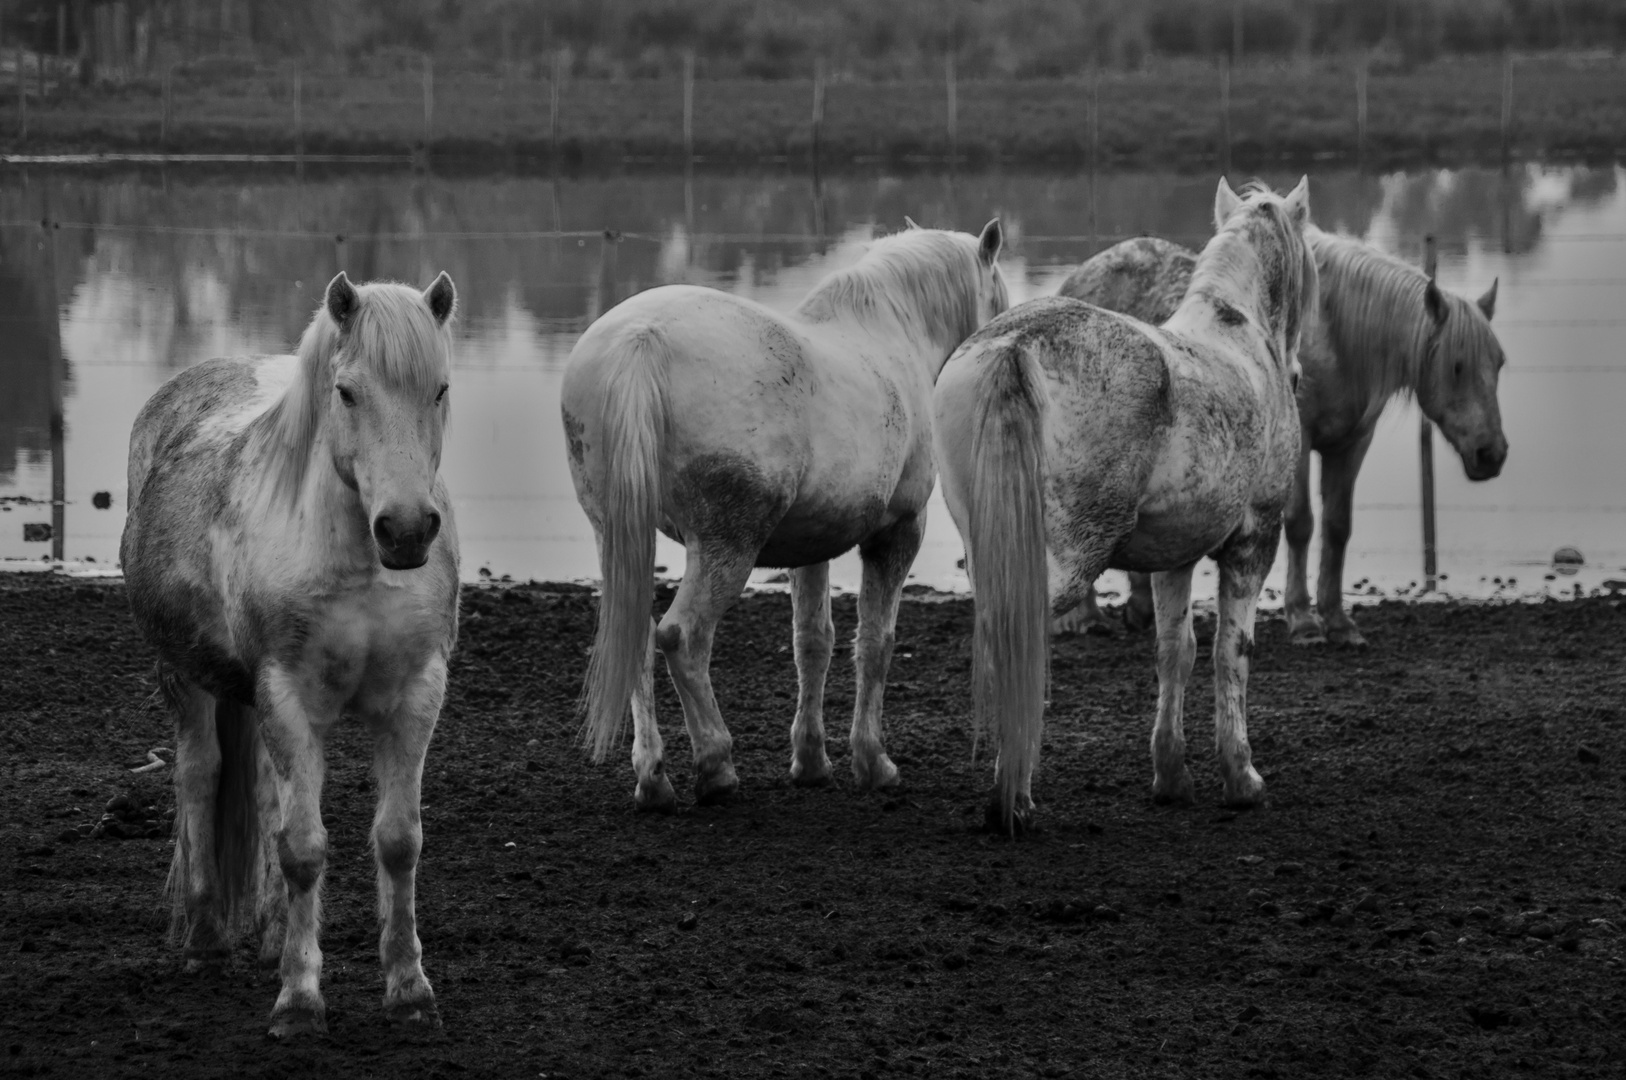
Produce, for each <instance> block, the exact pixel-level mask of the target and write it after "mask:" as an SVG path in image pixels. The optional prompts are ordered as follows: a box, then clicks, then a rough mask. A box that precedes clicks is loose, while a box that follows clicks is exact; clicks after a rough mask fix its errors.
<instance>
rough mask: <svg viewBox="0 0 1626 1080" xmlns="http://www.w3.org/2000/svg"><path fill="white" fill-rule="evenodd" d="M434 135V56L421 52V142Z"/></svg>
mask: <svg viewBox="0 0 1626 1080" xmlns="http://www.w3.org/2000/svg"><path fill="white" fill-rule="evenodd" d="M434 137H435V58H434V57H433V56H432V55H430V54H429V53H424V54H423V144H424V146H425V147H428V145H429V143H430V140H432V139H433V138H434Z"/></svg>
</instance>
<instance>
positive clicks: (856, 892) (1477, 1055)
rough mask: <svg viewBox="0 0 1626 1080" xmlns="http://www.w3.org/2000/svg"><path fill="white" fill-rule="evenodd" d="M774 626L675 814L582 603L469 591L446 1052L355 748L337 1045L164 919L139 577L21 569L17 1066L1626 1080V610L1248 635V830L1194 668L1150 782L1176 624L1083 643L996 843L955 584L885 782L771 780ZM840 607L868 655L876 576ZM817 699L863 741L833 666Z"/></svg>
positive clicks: (331, 963) (461, 660)
mask: <svg viewBox="0 0 1626 1080" xmlns="http://www.w3.org/2000/svg"><path fill="white" fill-rule="evenodd" d="M789 610H790V605H789V601H788V599H787V598H785V597H782V596H755V597H752V598H749V599H747V600H745V601H744V602H742V603H741V605H740V606H739V607H738V608H736V610H735V612H734V613H733V614H732V615H731V617H730V618H729V620H728V621H727V622H726V624H725V626H724V628H723V630H722V632H721V635H720V640H719V643H718V648H717V654H716V665H715V678H716V682H717V685H718V688H719V697H720V699H721V702H722V704H723V708H724V710H725V713H726V715H727V717H728V718H729V720H730V723H731V726H732V729H733V731H734V734H735V738H736V740H737V741H736V754H737V757H736V761H737V763H738V764H739V767H740V775H741V777H742V779H743V781H744V786H743V797H742V798H741V800H740V801H739V802H738V803H737V804H735V805H733V806H730V807H727V808H720V809H703V810H695V809H687V810H685V812H683V813H680V814H678V815H676V816H674V817H668V818H653V819H651V818H640V817H637V816H636V815H635V814H634V813H633V811H632V807H631V802H630V794H631V789H632V777H631V772H630V768H629V766H628V765H627V763H626V761H625V760H624V758H623V759H620V760H617V761H616V762H615V763H614V764H613V765H608V766H605V767H601V768H595V767H592V766H590V765H588V764H587V763H585V762H584V760H583V757H582V754H581V753H580V751H578V750H577V749H576V747H575V745H574V743H573V736H574V734H575V727H576V723H575V719H574V716H573V704H574V701H575V697H576V693H577V687H578V681H579V679H580V677H581V674H582V669H583V665H584V650H585V647H586V645H587V642H588V638H589V632H590V628H591V625H592V618H593V601H592V599H591V598H590V597H588V596H584V595H581V594H579V593H576V594H572V593H569V592H557V591H548V590H546V589H537V588H531V589H527V588H516V589H513V590H510V591H506V592H496V591H482V592H473V591H471V592H468V593H466V594H465V598H464V620H465V621H464V623H463V627H464V630H463V638H462V644H461V647H460V649H459V651H458V654H457V664H456V668H455V672H454V678H453V683H452V693H451V697H450V699H449V703H448V706H447V709H446V712H445V715H444V716H443V718H442V721H441V726H440V730H439V732H438V734H437V737H436V740H435V744H434V747H433V750H432V752H431V759H430V766H429V770H428V778H427V780H426V783H425V803H426V807H425V810H424V823H425V832H426V835H427V845H426V850H425V858H424V861H423V864H422V867H421V869H420V877H419V880H420V892H419V907H418V912H419V919H420V927H421V930H422V934H423V940H424V947H425V966H426V968H427V970H428V972H429V976H430V978H431V979H432V980H433V981H434V983H435V986H436V987H437V990H438V994H439V1001H440V1008H441V1011H442V1014H443V1016H444V1018H445V1021H446V1028H445V1032H444V1034H442V1035H439V1036H434V1037H426V1038H422V1039H417V1040H414V1041H411V1042H405V1043H403V1042H401V1041H398V1040H397V1038H396V1037H395V1036H394V1035H393V1034H392V1033H391V1031H390V1030H389V1028H388V1027H386V1026H385V1024H384V1022H383V1020H382V1018H381V1015H380V1010H379V995H380V992H381V988H380V985H379V975H378V968H377V958H376V948H375V926H374V919H373V914H372V890H373V869H372V861H371V856H370V854H369V851H368V848H367V841H366V833H367V827H368V824H369V821H370V814H371V808H372V791H371V789H372V782H371V780H370V778H369V775H368V768H367V764H366V761H367V754H366V752H365V747H364V746H363V744H362V742H361V741H360V739H359V737H358V733H357V732H355V731H354V730H351V729H346V730H345V732H344V733H343V734H342V735H341V736H340V737H339V738H337V739H336V740H335V745H333V746H332V747H331V751H330V762H331V773H330V779H329V784H328V788H327V802H326V815H327V822H328V826H329V829H330V843H331V848H332V860H331V863H330V869H329V872H328V878H327V892H326V896H327V924H326V931H325V933H324V935H323V945H324V947H325V949H326V955H327V967H326V973H325V979H324V984H325V990H326V993H327V999H328V1004H329V1020H330V1025H331V1029H332V1033H331V1036H330V1037H329V1038H328V1039H327V1040H325V1041H320V1042H311V1043H307V1044H304V1045H299V1046H294V1047H284V1046H279V1045H272V1044H269V1043H268V1042H267V1041H266V1040H265V1037H264V1030H265V1027H266V1016H267V1013H268V1011H269V1009H270V1006H271V1002H272V1000H273V997H274V995H275V982H274V979H273V977H272V976H271V975H270V974H269V973H265V972H262V971H260V970H258V969H257V968H255V967H254V966H253V963H252V959H253V954H252V951H251V950H250V948H249V946H248V945H247V944H246V943H245V945H244V946H243V947H242V948H241V949H240V951H239V956H238V962H237V965H236V967H235V970H233V971H231V972H230V973H229V974H227V975H226V976H223V977H216V978H212V979H210V978H195V977H188V976H185V975H183V974H182V972H181V970H180V965H179V963H178V958H177V956H176V954H175V953H174V952H173V951H171V950H170V949H169V948H167V947H166V945H165V943H164V921H165V916H164V910H163V907H162V904H161V901H160V890H161V889H162V886H163V880H164V874H165V870H166V867H167V864H168V861H169V851H170V848H169V842H168V839H167V836H166V835H165V829H164V821H165V819H164V816H163V812H164V810H165V808H166V807H168V806H169V805H170V801H171V800H170V796H169V793H168V788H167V783H168V781H167V777H166V775H165V771H163V770H160V771H158V772H155V773H150V774H147V775H144V776H134V775H133V774H132V773H130V772H129V768H130V766H132V765H134V764H138V763H140V762H141V761H142V760H144V759H145V756H146V751H147V750H148V749H149V748H151V747H155V746H168V745H172V743H171V739H170V736H169V733H168V724H167V721H166V718H165V717H164V715H163V714H162V712H161V711H160V708H159V706H158V705H157V703H156V701H155V698H154V694H153V690H154V684H153V680H152V677H151V670H150V662H149V653H148V650H147V649H146V648H145V646H144V645H143V643H142V642H141V641H140V640H139V639H138V637H137V636H136V633H135V631H134V627H133V625H132V622H131V620H130V617H129V615H128V612H127V609H126V606H125V599H124V593H123V589H122V587H120V586H117V585H107V584H90V583H71V582H64V581H57V580H50V579H43V578H38V577H32V576H21V575H17V576H5V577H0V750H3V758H0V770H3V772H0V775H3V776H4V778H5V779H4V783H3V784H0V868H3V873H0V881H3V884H0V912H3V914H0V1073H5V1074H17V1075H30V1074H48V1075H51V1076H115V1075H117V1076H126V1075H128V1076H156V1075H164V1076H170V1077H193V1076H231V1077H236V1076H266V1077H269V1076H293V1075H311V1074H318V1073H320V1074H322V1075H332V1076H347V1077H348V1076H389V1077H404V1076H424V1075H430V1076H432V1075H442V1076H513V1077H518V1076H537V1075H539V1074H546V1075H547V1076H550V1077H558V1076H567V1077H594V1076H614V1077H621V1076H651V1077H653V1076H663V1077H664V1076H682V1075H700V1076H726V1077H731V1078H732V1077H756V1076H774V1077H781V1076H784V1077H802V1076H807V1077H814V1076H818V1077H823V1076H838V1077H864V1076H875V1077H882V1076H897V1075H900V1074H901V1075H904V1076H957V1077H984V1076H994V1075H998V1076H1047V1077H1049V1076H1080V1077H1086V1076H1087V1077H1114V1076H1148V1077H1150V1076H1159V1077H1163V1076H1181V1077H1185V1076H1196V1077H1215V1078H1231V1077H1242V1076H1266V1077H1272V1076H1274V1077H1295V1078H1296V1077H1316V1076H1339V1077H1342V1076H1357V1075H1358V1076H1370V1077H1378V1078H1391V1077H1403V1076H1416V1077H1455V1076H1471V1077H1480V1076H1586V1077H1598V1076H1611V1075H1612V1076H1619V1075H1622V1072H1623V1071H1626V965H1623V962H1622V954H1623V952H1626V941H1623V938H1622V936H1621V931H1620V928H1621V927H1622V926H1626V910H1623V901H1622V895H1623V894H1626V859H1623V858H1622V854H1621V853H1622V851H1626V726H1623V724H1622V712H1623V709H1626V700H1623V693H1622V691H1623V685H1626V606H1623V605H1621V604H1620V603H1619V602H1617V601H1610V600H1590V601H1578V602H1569V603H1546V604H1537V605H1506V606H1469V605H1453V604H1446V605H1434V606H1403V605H1399V604H1385V605H1380V606H1378V607H1376V608H1371V609H1367V610H1366V612H1365V615H1364V620H1363V627H1364V629H1365V631H1366V633H1367V635H1368V636H1369V637H1370V638H1371V640H1372V642H1373V645H1372V647H1371V648H1370V649H1369V650H1367V651H1364V652H1349V651H1328V650H1325V649H1318V650H1301V649H1295V648H1293V647H1291V646H1289V645H1288V644H1287V641H1286V636H1285V634H1284V633H1283V626H1282V624H1281V623H1279V622H1266V623H1264V624H1263V625H1262V626H1261V628H1260V633H1259V646H1258V651H1257V653H1256V655H1255V661H1254V674H1253V680H1254V681H1253V692H1252V694H1251V698H1252V705H1253V711H1252V716H1251V720H1252V727H1253V744H1254V747H1255V753H1256V757H1257V760H1258V762H1259V763H1260V765H1261V766H1262V768H1263V770H1264V771H1265V775H1266V778H1267V780H1268V781H1269V783H1270V792H1271V798H1270V805H1269V807H1268V808H1267V809H1264V810H1260V811H1255V812H1251V813H1241V814H1238V813H1232V812H1229V811H1226V810H1223V809H1221V808H1220V807H1218V806H1217V805H1216V800H1217V798H1218V795H1219V778H1218V773H1217V770H1216V768H1215V766H1214V763H1213V761H1212V757H1211V753H1210V748H1211V746H1212V742H1211V736H1210V735H1209V734H1208V733H1209V731H1211V727H1210V722H1209V718H1208V709H1209V707H1210V694H1209V691H1208V690H1207V688H1206V685H1205V682H1206V680H1207V679H1208V678H1209V675H1210V671H1211V669H1210V667H1209V664H1208V661H1207V659H1206V657H1205V658H1203V659H1201V660H1199V662H1198V668H1197V680H1198V682H1197V685H1196V687H1195V688H1194V693H1193V694H1192V695H1191V698H1190V700H1189V703H1188V704H1189V717H1190V719H1191V723H1190V729H1191V731H1192V734H1193V739H1192V742H1193V749H1194V751H1195V753H1196V755H1197V758H1198V762H1197V767H1196V768H1194V771H1195V772H1196V774H1197V778H1198V785H1199V793H1200V799H1199V805H1198V806H1196V807H1195V808H1192V809H1166V808H1160V807H1156V806H1154V805H1152V802H1151V800H1150V798H1149V796H1148V790H1147V788H1148V783H1149V779H1150V765H1149V761H1148V756H1147V735H1148V730H1149V726H1150V721H1151V716H1152V712H1153V705H1154V686H1155V683H1154V675H1153V666H1152V662H1151V645H1150V643H1149V642H1147V641H1146V640H1144V639H1136V640H1130V639H1124V638H1118V639H1103V638H1095V637H1090V638H1082V639H1074V640H1069V641H1066V642H1063V643H1061V644H1060V645H1059V646H1058V647H1057V649H1056V658H1055V667H1054V693H1053V697H1054V701H1055V703H1056V704H1055V707H1054V711H1053V712H1052V714H1051V721H1050V727H1049V730H1048V733H1047V737H1046V749H1045V761H1044V768H1043V772H1042V774H1041V776H1040V780H1039V783H1038V784H1037V788H1036V794H1037V795H1038V796H1039V798H1040V799H1041V801H1042V805H1041V813H1040V821H1041V823H1042V831H1041V832H1039V833H1038V835H1036V836H1033V837H1030V838H1028V839H1025V840H1022V841H1020V842H1016V843H1012V842H1010V841H1007V840H1005V839H1002V838H1000V837H996V836H990V835H988V834H986V833H983V832H981V831H979V828H978V826H979V825H980V823H981V820H982V814H981V806H982V793H983V790H984V787H985V785H986V783H987V780H988V775H987V773H988V770H987V768H986V765H985V764H979V765H976V766H973V765H972V764H971V760H970V758H971V753H970V750H971V747H970V738H969V736H968V733H967V730H966V714H967V707H968V706H967V701H968V690H967V682H966V672H967V666H968V656H967V649H968V632H969V628H970V619H969V614H970V609H969V606H968V604H967V603H965V602H963V601H957V602H950V603H909V604H905V605H904V609H903V615H902V618H901V620H900V624H899V631H898V638H899V645H898V651H897V656H896V660H895V663H894V669H893V681H892V685H891V687H890V689H889V691H888V695H887V705H888V720H889V722H888V732H889V746H890V748H891V750H892V752H893V755H894V757H895V759H896V760H897V761H898V763H899V765H900V767H901V768H902V770H903V776H904V781H905V787H904V788H903V789H902V790H901V791H900V792H897V793H895V794H887V795H867V796H866V795H859V794H856V793H854V792H853V791H852V789H851V786H850V784H848V783H845V782H843V783H842V784H839V785H837V786H836V787H834V788H832V789H829V790H824V791H801V790H796V789H793V788H791V787H790V786H789V785H788V783H787V781H786V767H787V765H788V760H789V758H788V755H789V751H788V746H787V737H786V729H787V727H788V724H789V722H790V718H791V709H792V702H793V694H794V689H795V672H794V670H793V667H792V664H791V660H790V655H789V646H790V621H789ZM836 619H837V623H838V630H839V632H841V633H842V634H850V632H851V629H852V624H853V621H854V605H853V602H852V600H851V598H846V599H842V600H839V601H838V602H837V605H836ZM1211 626H1212V624H1211V623H1210V624H1209V627H1210V630H1211ZM1199 627H1200V628H1199V634H1202V629H1201V624H1199ZM847 652H848V650H844V651H843V657H842V658H841V659H843V660H844V659H845V656H846V654H847ZM838 662H839V661H838ZM831 684H832V685H831V691H830V696H829V701H828V710H829V714H830V716H831V718H833V719H835V720H836V727H837V728H838V730H840V731H841V732H843V734H844V732H845V727H846V724H845V719H844V714H845V713H846V711H847V710H848V709H849V708H850V706H851V677H850V674H849V673H848V670H847V669H846V668H845V667H844V666H843V667H840V668H838V671H837V672H836V673H835V674H834V675H833V677H832V680H831ZM662 695H663V696H662V700H661V707H662V709H663V715H664V717H665V718H666V727H667V732H668V738H669V740H671V742H672V744H673V749H672V750H670V751H669V760H671V761H672V762H674V763H680V762H682V761H683V760H684V759H685V758H686V755H687V741H686V738H685V737H684V736H683V735H682V733H681V722H680V720H679V714H678V712H677V706H676V701H675V698H674V697H673V695H672V694H671V692H670V689H669V688H668V687H666V686H665V685H664V684H663V686H662ZM839 749H840V750H842V751H844V746H843V747H841V748H839ZM832 757H834V758H836V759H837V767H838V769H840V770H843V772H844V770H845V768H846V761H845V753H844V752H839V753H833V754H832ZM678 772H679V775H678V776H677V777H676V779H677V780H678V781H679V783H680V790H682V788H681V785H682V784H683V783H684V782H686V781H687V779H688V778H687V776H686V775H684V770H683V769H682V768H681V766H680V767H679V770H678ZM126 794H131V795H134V798H133V799H132V800H130V802H129V803H128V804H127V805H126V808H125V810H124V813H123V819H124V823H123V824H121V827H120V828H119V829H118V830H114V831H123V832H127V833H133V834H136V835H137V837H138V838H135V839H124V840H118V839H112V838H106V837H104V838H101V839H84V840H80V841H78V842H69V841H65V840H63V839H60V838H59V837H60V834H62V833H63V832H64V831H72V830H73V828H74V827H75V826H79V825H82V824H83V825H88V824H91V823H94V822H96V821H97V820H98V819H99V818H101V816H102V811H103V806H104V804H106V803H107V801H108V800H109V799H110V798H113V797H115V796H118V795H126ZM685 802H687V800H685ZM149 804H150V806H151V809H150V810H149V809H147V807H148V806H149ZM147 822H152V823H154V824H150V825H149V824H145V823H147ZM143 832H148V833H151V834H152V835H150V836H144V837H143V836H141V835H140V834H141V833H143ZM510 845H512V846H510ZM690 915H693V916H696V918H695V919H693V920H687V919H686V918H685V917H686V916H690ZM680 920H682V921H680ZM686 923H687V925H688V926H689V927H690V928H688V929H685V928H684V926H685V924H686Z"/></svg>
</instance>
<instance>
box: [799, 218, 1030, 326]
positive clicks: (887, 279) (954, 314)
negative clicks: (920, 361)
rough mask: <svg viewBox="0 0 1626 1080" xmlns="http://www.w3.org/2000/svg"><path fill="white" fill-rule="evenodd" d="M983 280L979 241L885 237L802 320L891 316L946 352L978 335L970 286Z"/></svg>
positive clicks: (826, 286)
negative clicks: (847, 316)
mask: <svg viewBox="0 0 1626 1080" xmlns="http://www.w3.org/2000/svg"><path fill="white" fill-rule="evenodd" d="M981 272H982V264H981V260H980V259H979V258H978V257H977V241H976V238H975V237H971V236H965V235H962V234H959V233H952V232H948V231H945V230H942V229H910V230H908V231H906V232H901V233H895V234H893V235H892V236H883V237H881V238H880V239H878V240H876V241H875V242H874V243H873V244H871V245H870V249H869V250H868V251H867V252H865V253H864V257H863V258H861V259H859V260H858V262H857V263H856V264H854V265H853V266H849V267H847V268H846V269H844V270H837V271H836V272H835V273H833V274H831V275H830V276H829V277H827V278H825V279H824V280H823V281H822V282H820V283H819V284H818V286H817V287H816V288H815V289H814V290H813V291H812V292H811V293H809V294H808V295H807V298H806V299H804V300H803V301H802V303H801V304H800V306H798V307H797V309H796V314H797V315H798V316H799V317H801V318H803V319H805V320H807V321H808V322H826V321H828V320H830V319H834V318H838V317H839V316H841V315H844V314H852V315H856V316H857V317H859V318H861V319H863V318H869V317H872V316H874V315H877V314H884V315H889V316H891V317H892V318H893V319H895V320H896V321H898V322H899V323H902V324H903V325H904V326H906V327H909V328H910V329H912V330H914V331H915V332H917V333H919V334H921V335H922V336H924V337H926V338H927V339H929V340H931V341H934V342H936V343H937V344H938V345H941V346H942V347H943V349H944V351H945V352H947V351H949V350H952V349H954V348H956V347H957V346H958V345H959V344H960V342H962V341H964V340H965V339H966V338H968V337H970V336H971V335H972V334H974V333H976V330H977V327H978V325H979V312H978V310H977V295H976V290H975V289H972V288H967V287H966V285H967V282H970V281H975V280H976V279H977V276H978V275H979V274H980V273H981ZM995 281H996V282H999V283H1000V286H999V287H1000V288H1003V287H1004V285H1003V282H1002V281H1000V279H999V277H998V276H997V275H996V276H995Z"/></svg>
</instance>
